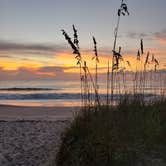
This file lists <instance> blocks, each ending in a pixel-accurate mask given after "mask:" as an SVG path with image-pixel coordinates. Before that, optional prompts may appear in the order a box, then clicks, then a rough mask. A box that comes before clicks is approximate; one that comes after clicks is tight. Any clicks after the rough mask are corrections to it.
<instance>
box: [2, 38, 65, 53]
mask: <svg viewBox="0 0 166 166" xmlns="http://www.w3.org/2000/svg"><path fill="white" fill-rule="evenodd" d="M64 50H68V49H67V48H66V46H65V44H59V45H57V44H55V45H53V44H35V43H14V42H8V41H3V40H1V41H0V52H17V53H28V54H45V53H47V54H55V53H58V52H63V51H64Z"/></svg>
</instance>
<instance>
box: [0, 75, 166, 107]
mask: <svg viewBox="0 0 166 166" xmlns="http://www.w3.org/2000/svg"><path fill="white" fill-rule="evenodd" d="M160 77H161V78H160V79H158V77H156V79H149V83H148V82H146V88H145V94H146V95H147V96H150V97H152V95H154V94H155V95H156V94H157V95H159V94H161V89H162V90H164V89H165V88H166V84H165V79H166V78H165V73H164V74H163V75H162V76H161V74H160ZM120 80H121V81H119V83H118V84H116V86H114V87H115V89H114V93H115V95H114V98H115V99H117V98H119V96H120V94H123V93H124V90H123V89H124V88H125V90H126V91H127V93H129V94H130V93H132V90H133V79H131V76H130V79H129V78H127V77H126V81H125V87H124V84H123V83H124V82H123V81H122V78H120ZM98 84H99V93H100V98H101V100H102V101H104V100H106V81H105V80H103V79H100V80H99V83H98ZM0 104H5V105H6V104H7V105H18V106H66V107H68V106H80V105H81V95H80V82H79V81H58V80H34V81H27V80H26V81H18V80H17V81H0Z"/></svg>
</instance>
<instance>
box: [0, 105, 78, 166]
mask: <svg viewBox="0 0 166 166" xmlns="http://www.w3.org/2000/svg"><path fill="white" fill-rule="evenodd" d="M76 110H78V108H73V107H23V106H19V107H18V106H7V105H1V106H0V165H3V166H10V165H13V166H16V165H17V166H19V165H20V166H47V165H52V164H53V162H54V160H55V156H56V152H57V148H58V146H59V144H60V138H61V134H62V132H63V131H64V130H65V128H66V127H67V126H69V125H70V121H71V120H72V117H73V114H74V112H75V111H76Z"/></svg>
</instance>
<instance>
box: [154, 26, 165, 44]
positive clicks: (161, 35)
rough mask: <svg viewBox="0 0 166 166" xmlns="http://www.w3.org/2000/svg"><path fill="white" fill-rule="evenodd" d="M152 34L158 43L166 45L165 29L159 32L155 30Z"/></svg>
mask: <svg viewBox="0 0 166 166" xmlns="http://www.w3.org/2000/svg"><path fill="white" fill-rule="evenodd" d="M153 35H154V37H155V39H156V40H157V41H158V42H159V43H160V44H163V45H166V29H165V30H162V31H161V32H155V33H154V34H153Z"/></svg>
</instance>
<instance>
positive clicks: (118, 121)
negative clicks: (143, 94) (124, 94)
mask: <svg viewBox="0 0 166 166" xmlns="http://www.w3.org/2000/svg"><path fill="white" fill-rule="evenodd" d="M165 138H166V100H165V99H161V100H159V101H155V102H149V103H148V104H146V103H145V102H143V101H141V100H138V99H133V100H130V99H129V98H124V99H123V100H121V101H120V102H119V104H118V105H117V106H114V107H111V108H110V107H109V110H108V107H107V106H101V108H100V109H99V110H97V109H96V108H95V107H88V108H86V109H85V108H84V110H82V111H81V112H80V113H78V114H77V115H76V117H75V119H74V121H73V122H72V123H71V126H70V127H68V128H67V129H66V131H65V133H64V134H63V136H62V144H61V146H60V149H59V152H58V154H57V156H56V165H57V166H125V165H126V166H130V165H131V166H135V165H136V163H138V162H142V164H141V166H143V163H144V160H145V158H146V157H145V156H148V157H150V158H159V159H162V160H164V162H165V160H166V139H165ZM153 152H155V153H154V154H155V155H154V154H153ZM165 163H166V162H165ZM144 164H146V162H145V163H144Z"/></svg>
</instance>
